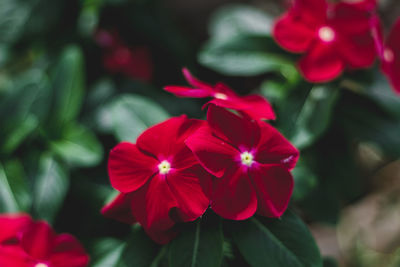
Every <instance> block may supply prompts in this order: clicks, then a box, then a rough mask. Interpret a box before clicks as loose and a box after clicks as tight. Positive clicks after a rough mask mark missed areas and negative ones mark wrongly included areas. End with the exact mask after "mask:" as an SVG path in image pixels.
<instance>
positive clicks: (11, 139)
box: [2, 114, 39, 154]
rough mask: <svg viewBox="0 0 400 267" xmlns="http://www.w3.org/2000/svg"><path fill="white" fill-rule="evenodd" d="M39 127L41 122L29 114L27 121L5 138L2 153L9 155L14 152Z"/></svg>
mask: <svg viewBox="0 0 400 267" xmlns="http://www.w3.org/2000/svg"><path fill="white" fill-rule="evenodd" d="M38 125H39V121H38V120H37V118H36V117H35V116H34V115H31V114H28V115H27V116H26V119H25V120H24V121H22V122H21V124H20V125H18V128H16V129H15V130H14V131H12V132H11V134H10V135H9V136H8V137H7V138H5V143H4V145H3V147H2V151H3V152H4V153H7V154H9V153H11V152H13V151H14V150H15V149H16V148H17V147H18V145H19V144H20V143H22V142H23V141H24V140H25V138H26V137H28V136H29V134H30V133H32V132H33V131H34V130H35V129H36V128H37V126H38Z"/></svg>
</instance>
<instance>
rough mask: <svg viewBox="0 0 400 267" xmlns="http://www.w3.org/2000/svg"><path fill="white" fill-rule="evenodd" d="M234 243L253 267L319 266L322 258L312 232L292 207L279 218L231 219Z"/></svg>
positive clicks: (230, 227)
mask: <svg viewBox="0 0 400 267" xmlns="http://www.w3.org/2000/svg"><path fill="white" fill-rule="evenodd" d="M229 229H230V232H231V234H232V236H233V240H234V242H235V244H236V246H237V247H238V248H239V251H240V253H241V254H242V255H243V257H244V258H245V259H246V261H247V262H248V263H249V264H250V265H251V266H253V267H265V266H291V267H322V258H321V255H320V253H319V250H318V247H317V245H316V243H315V241H314V239H313V237H312V236H311V233H310V232H309V230H308V229H307V227H306V226H305V225H304V223H303V222H302V221H301V220H300V219H299V218H298V217H297V216H296V215H295V214H294V213H292V212H291V211H287V212H286V213H285V214H284V215H283V216H282V218H281V219H257V218H256V217H253V218H251V219H248V220H246V221H237V222H236V221H231V222H229Z"/></svg>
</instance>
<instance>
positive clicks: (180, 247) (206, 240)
mask: <svg viewBox="0 0 400 267" xmlns="http://www.w3.org/2000/svg"><path fill="white" fill-rule="evenodd" d="M223 243H224V238H223V234H222V228H221V223H220V221H219V220H218V221H217V222H215V221H214V222H213V223H206V222H202V221H201V220H198V221H197V222H196V223H192V224H190V225H185V229H184V230H183V231H182V232H181V233H180V235H179V236H178V237H177V238H176V239H174V240H173V241H171V243H170V246H169V250H168V261H169V265H170V267H203V266H204V267H219V266H220V265H221V263H222V256H223Z"/></svg>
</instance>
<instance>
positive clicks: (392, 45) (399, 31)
mask: <svg viewBox="0 0 400 267" xmlns="http://www.w3.org/2000/svg"><path fill="white" fill-rule="evenodd" d="M382 71H383V72H384V73H385V74H386V76H387V77H388V79H389V81H390V83H391V84H392V86H393V88H394V91H395V92H396V93H398V94H400V19H398V20H397V21H396V23H395V24H394V26H393V28H392V30H391V32H390V34H389V37H388V38H387V40H386V42H385V45H384V48H383V56H382Z"/></svg>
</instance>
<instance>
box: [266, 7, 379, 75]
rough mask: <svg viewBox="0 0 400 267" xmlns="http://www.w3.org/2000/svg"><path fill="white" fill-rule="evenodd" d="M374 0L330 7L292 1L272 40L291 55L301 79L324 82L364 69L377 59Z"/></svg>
mask: <svg viewBox="0 0 400 267" xmlns="http://www.w3.org/2000/svg"><path fill="white" fill-rule="evenodd" d="M375 5H376V3H375V1H374V0H364V1H363V2H360V3H355V4H349V3H343V2H342V3H338V4H329V3H327V2H326V1H325V0H294V4H293V6H292V8H291V9H290V10H289V11H288V12H287V13H285V14H284V15H283V16H282V17H281V18H280V19H278V21H277V22H276V24H275V26H274V30H273V36H274V38H275V40H276V41H277V42H278V44H279V45H281V46H282V47H283V48H285V49H287V50H289V51H291V52H294V53H305V55H304V56H303V57H302V58H301V59H300V61H299V69H300V71H301V73H302V74H303V76H304V77H305V78H306V79H307V80H309V81H311V82H324V81H329V80H332V79H334V78H336V77H338V76H339V75H340V73H341V72H342V71H343V70H344V69H345V68H346V67H348V68H352V69H357V68H365V67H369V66H371V65H372V64H373V63H374V60H375V57H376V55H377V52H376V48H375V42H374V38H373V33H372V25H371V24H372V23H374V22H373V20H375V19H376V16H372V15H371V14H372V10H373V8H374V7H375Z"/></svg>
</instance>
